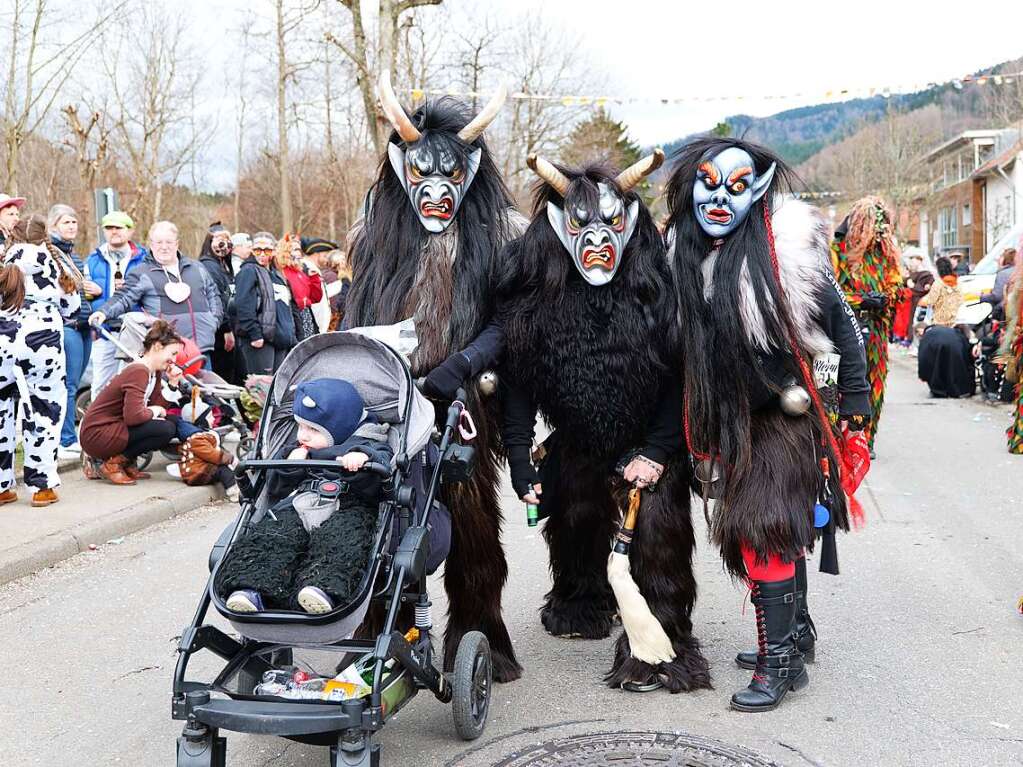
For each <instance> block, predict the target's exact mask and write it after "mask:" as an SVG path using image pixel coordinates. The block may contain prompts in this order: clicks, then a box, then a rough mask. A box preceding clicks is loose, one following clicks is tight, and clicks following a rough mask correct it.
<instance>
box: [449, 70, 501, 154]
mask: <svg viewBox="0 0 1023 767" xmlns="http://www.w3.org/2000/svg"><path fill="white" fill-rule="evenodd" d="M506 98H508V85H507V83H505V82H504V81H503V80H502V81H501V84H500V85H499V86H498V87H497V93H495V94H494V95H493V96H491V97H490V101H488V102H487V105H486V106H485V107H483V111H482V112H480V113H479V114H478V115H476V116H475V117H474V118H472V120H471V121H470V122H469V124H468V125H466V126H465V127H464V128H462V130H460V131H458V138H460V139H462V141H464V142H465V143H466V144H471V143H472V142H473V141H475V140H476V139H478V138H479V137H480V134H481V133H483V131H484V130H486V128H487V126H488V125H490V123H492V122H493V121H494V118H495V117H497V113H498V112H500V111H501V107H503V106H504V100H505V99H506Z"/></svg>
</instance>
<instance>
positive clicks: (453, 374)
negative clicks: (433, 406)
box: [423, 352, 472, 399]
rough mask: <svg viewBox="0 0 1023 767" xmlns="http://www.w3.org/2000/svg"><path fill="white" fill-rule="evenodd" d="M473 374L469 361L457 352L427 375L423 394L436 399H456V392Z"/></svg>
mask: <svg viewBox="0 0 1023 767" xmlns="http://www.w3.org/2000/svg"><path fill="white" fill-rule="evenodd" d="M471 372H472V367H471V366H470V365H469V360H468V359H466V357H465V355H464V354H462V353H461V352H455V353H454V354H452V355H451V356H450V357H448V358H447V359H446V360H444V361H443V362H442V363H440V364H439V365H438V366H437V367H435V368H434V369H433V370H431V371H430V372H429V373H428V374H427V376H426V379H425V380H424V381H423V392H424V393H425V394H426V395H427V396H428V397H434V398H436V399H454V396H455V392H457V391H458V388H459V387H460V386H462V384H464V383H465V379H466V378H468V377H469V374H470V373H471Z"/></svg>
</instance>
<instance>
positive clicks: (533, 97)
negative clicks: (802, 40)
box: [407, 72, 1023, 107]
mask: <svg viewBox="0 0 1023 767" xmlns="http://www.w3.org/2000/svg"><path fill="white" fill-rule="evenodd" d="M1017 82H1023V72H1007V73H1003V74H997V75H994V74H992V75H966V76H964V77H958V78H953V79H951V80H945V81H943V82H927V83H908V84H901V85H894V84H891V85H884V86H872V87H856V88H832V89H828V90H823V91H813V90H804V91H794V92H790V93H757V94H722V95H713V96H711V95H704V96H700V95H696V96H673V97H667V98H664V97H653V96H635V97H634V96H628V97H625V96H610V95H598V96H584V95H579V94H560V95H559V94H552V93H531V92H529V91H516V92H512V93H509V94H508V98H510V99H514V100H518V101H546V102H550V103H558V104H561V105H562V106H565V107H588V106H596V107H602V106H606V105H608V104H615V105H623V104H660V105H662V106H670V105H674V104H710V103H721V102H729V101H758V100H760V101H785V100H789V99H793V100H794V99H804V100H805V99H818V100H820V99H823V100H824V101H846V100H849V99H853V98H871V97H873V96H883V97H884V98H890V97H891V96H892V95H894V94H897V93H918V92H921V91H928V90H932V89H935V88H941V87H946V86H952V87H953V88H955V89H956V90H962V89H963V88H965V87H966V86H968V85H978V86H986V85H994V86H1004V85H1011V84H1013V83H1017ZM407 92H408V93H410V94H411V95H412V98H413V100H414V101H422V100H423V99H424V98H426V97H427V96H455V97H458V98H463V99H464V98H470V99H472V98H488V97H489V96H490V93H488V92H487V93H484V92H477V91H471V90H460V89H458V88H411V89H409V90H408V91H407Z"/></svg>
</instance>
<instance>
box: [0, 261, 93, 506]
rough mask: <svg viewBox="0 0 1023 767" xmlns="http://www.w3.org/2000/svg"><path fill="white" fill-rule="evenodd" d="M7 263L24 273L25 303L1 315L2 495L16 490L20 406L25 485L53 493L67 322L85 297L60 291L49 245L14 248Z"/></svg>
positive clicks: (56, 478)
mask: <svg viewBox="0 0 1023 767" xmlns="http://www.w3.org/2000/svg"><path fill="white" fill-rule="evenodd" d="M3 261H4V264H5V265H8V264H9V265H14V266H17V267H18V268H19V269H21V271H22V272H23V273H24V275H25V304H24V306H22V308H21V310H20V311H17V312H3V313H0V492H3V491H5V490H9V489H11V487H13V485H14V448H15V444H16V442H17V412H18V411H17V408H18V407H19V406H20V407H21V408H22V410H21V428H22V442H23V444H24V447H25V484H26V485H28V486H29V487H33V488H36V489H38V490H45V489H48V488H49V489H53V488H55V487H57V486H58V485H60V477H59V476H58V475H57V448H58V446H59V445H60V427H61V424H62V423H63V421H64V408H65V407H66V406H67V389H66V388H65V383H64V378H65V370H66V366H65V359H64V322H63V318H65V317H71V316H73V315H74V314H75V312H77V311H78V308H79V306H80V304H81V296H80V295H79V293H78V291H74V292H71V293H65V292H64V290H63V289H62V288H61V286H60V284H59V283H58V277H59V276H60V269H59V267H58V264H57V262H56V260H55V259H54V257H53V256H52V255H51V254H50V252H49V250H47V248H46V246H45V245H33V244H30V243H19V244H16V245H12V246H11V247H10V248H8V249H7V251H6V252H5V253H4V256H3Z"/></svg>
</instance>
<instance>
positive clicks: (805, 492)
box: [667, 138, 870, 711]
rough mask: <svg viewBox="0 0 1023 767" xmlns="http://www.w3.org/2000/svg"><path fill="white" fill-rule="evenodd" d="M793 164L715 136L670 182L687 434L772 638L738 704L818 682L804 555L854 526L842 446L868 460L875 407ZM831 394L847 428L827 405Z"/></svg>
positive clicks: (725, 549)
mask: <svg viewBox="0 0 1023 767" xmlns="http://www.w3.org/2000/svg"><path fill="white" fill-rule="evenodd" d="M786 174H787V171H786V170H785V168H784V166H783V165H782V163H781V161H780V160H778V158H777V157H775V156H774V155H772V154H771V153H770V152H768V151H767V150H766V149H763V148H762V147H758V146H756V145H753V144H749V143H746V142H742V141H737V140H734V139H727V138H701V139H696V140H694V141H692V142H690V143H688V144H687V145H685V146H683V147H682V148H681V149H680V150H679V154H678V157H677V164H676V165H675V168H674V171H673V173H672V176H671V179H670V181H669V183H668V188H667V199H668V207H669V212H670V218H669V220H668V229H667V237H668V242H669V252H668V263H669V268H670V269H671V272H672V277H673V279H674V282H675V290H676V294H677V298H678V301H679V322H678V324H677V326H676V332H677V334H678V338H679V340H678V344H679V346H680V348H681V351H682V353H683V357H684V359H685V367H684V376H685V386H684V392H685V395H684V426H685V432H686V438H687V441H688V445H689V450H690V452H691V454H692V455H693V456H694V459H695V460H696V461H697V465H696V477H697V479H698V480H699V481H700V482H701V483H703V485H704V498H705V504H706V499H707V498H708V497H711V498H715V499H716V502H715V508H714V515H713V518H712V519H711V520H710V534H711V537H712V539H713V540H714V542H715V543H716V544H717V545H718V546H719V547H720V549H721V553H722V556H723V557H724V562H725V567H726V569H727V570H728V571H729V572H730V573H731V574H732V575H733V576H734V577H736V578H740V579H742V580H744V581H746V582H747V583H748V584H749V586H750V588H751V592H752V601H753V604H754V605H755V606H756V620H757V636H758V639H759V643H758V647H757V649H756V650H755V651H753V652H746V653H740V654H739V655H738V656H737V658H736V661H737V663H738V664H739V665H740V666H742V667H745V668H753V669H754V674H753V680H752V682H750V684H749V687H748V688H747V689H744V690H742V691H740V692H737V693H736V694H735V695H733V696H732V707H733V708H734V709H737V710H740V711H766V710H769V709H772V708H775V707H776V706H778V705H779V704H780V703H781V701H782V699H783V698H784V696H785V694H786V693H787V692H788V691H789V690H790V689H794V690H798V689H799V688H801V687H803V686H805V685H806V683H807V682H808V676H807V673H806V670H805V668H804V663H805V662H807V661H809V660H811V659H812V657H813V649H814V641H815V636H816V634H815V631H814V627H813V623H812V622H811V621H810V616H809V612H808V611H807V607H806V604H807V602H806V563H805V559H804V552H805V550H806V549H808V548H810V547H811V546H812V545H813V543H814V539H815V528H816V527H822V526H825V525H830V526H837V527H839V528H841V529H848V517H849V515H850V514H849V512H847V508H851V509H852V510H853V512H854V513H855V509H856V508H857V506H856V505H855V504H854V503H853V502H850V503H849V504H848V506H847V500H846V495H845V490H844V487H848V485H845V486H843V484H842V483H843V482H844V481H845V476H844V467H845V463H844V461H843V456H845V455H846V454H847V453H848V452H849V451H848V449H847V447H848V442H854V443H856V444H858V445H859V446H860V447H862V448H863V450H862V452H860V453H859V454H860V455H863V456H864V457H865V454H866V445H865V443H864V442H863V439H862V434H860V435H859V437H856V436H854V435H855V433H856V432H858V431H861V430H862V429H863V427H864V425H865V423H866V418H867V416H868V414H869V413H870V408H869V404H868V402H867V390H868V387H867V380H866V362H865V357H864V352H863V340H862V337H861V336H860V333H859V328H858V327H857V325H856V321H855V317H854V316H853V314H852V311H851V310H850V309H849V306H848V305H847V304H846V302H845V300H844V299H843V297H842V293H841V291H840V289H839V288H838V285H837V284H836V283H835V281H834V278H833V276H832V272H831V270H830V268H829V267H830V261H829V258H828V252H829V246H828V239H829V231H828V226H827V224H826V223H825V221H824V219H823V217H822V216H821V215H820V214H819V212H818V211H817V210H816V209H814V208H811V207H810V206H808V205H806V204H805V203H802V202H800V201H798V200H794V199H784V198H782V197H781V196H780V195H772V193H774V192H777V191H778V189H779V187H780V186H781V185H782V182H783V181H784V180H785V176H786ZM831 390H834V398H835V399H837V409H838V412H839V414H840V416H839V417H840V419H841V421H842V423H843V424H844V426H845V428H844V430H843V431H842V432H838V429H837V428H834V427H833V425H832V421H831V418H830V416H829V414H828V412H827V411H826V409H825V406H824V401H825V400H826V399H827V400H830V399H831V397H830V396H829V394H830V391H831ZM843 434H846V435H853V436H848V437H843ZM840 443H841V444H840ZM850 492H851V490H850ZM823 566H824V565H823V559H822V568H823ZM836 569H837V568H836Z"/></svg>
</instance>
